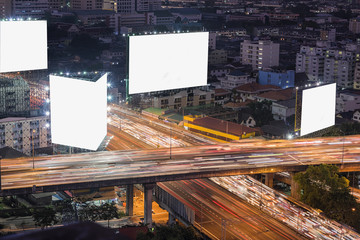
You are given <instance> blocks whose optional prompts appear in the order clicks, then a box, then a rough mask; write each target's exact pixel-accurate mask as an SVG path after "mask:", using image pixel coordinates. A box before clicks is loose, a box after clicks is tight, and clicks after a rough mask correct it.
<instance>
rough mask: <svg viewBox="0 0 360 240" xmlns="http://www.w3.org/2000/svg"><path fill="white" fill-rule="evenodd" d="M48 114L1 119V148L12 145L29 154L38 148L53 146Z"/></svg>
mask: <svg viewBox="0 0 360 240" xmlns="http://www.w3.org/2000/svg"><path fill="white" fill-rule="evenodd" d="M49 124H50V120H49V117H48V116H41V117H34V118H22V117H10V118H4V119H0V148H3V147H6V146H8V147H12V148H14V149H16V150H18V151H20V152H23V153H25V154H27V155H32V151H33V150H35V149H38V148H43V147H49V146H51V132H50V128H49V127H50V125H49Z"/></svg>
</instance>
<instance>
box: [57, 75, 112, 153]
mask: <svg viewBox="0 0 360 240" xmlns="http://www.w3.org/2000/svg"><path fill="white" fill-rule="evenodd" d="M50 110H51V138H52V142H53V143H55V144H62V145H66V146H72V147H78V148H85V149H90V150H96V149H97V148H98V147H99V145H100V143H101V142H102V141H103V139H104V137H105V136H106V133H107V74H105V75H103V76H102V77H101V78H99V79H98V80H97V81H95V82H92V81H86V80H80V79H75V78H67V77H61V76H53V75H50Z"/></svg>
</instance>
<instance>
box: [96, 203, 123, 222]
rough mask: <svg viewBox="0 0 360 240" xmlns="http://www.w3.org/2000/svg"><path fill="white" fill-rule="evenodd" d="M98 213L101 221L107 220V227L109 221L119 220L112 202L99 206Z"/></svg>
mask: <svg viewBox="0 0 360 240" xmlns="http://www.w3.org/2000/svg"><path fill="white" fill-rule="evenodd" d="M99 213H100V218H101V219H104V220H108V227H109V222H110V220H111V219H114V218H119V214H118V209H117V207H116V206H115V203H114V202H112V203H104V204H103V205H101V206H100V211H99Z"/></svg>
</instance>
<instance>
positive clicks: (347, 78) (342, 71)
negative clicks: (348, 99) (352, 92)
mask: <svg viewBox="0 0 360 240" xmlns="http://www.w3.org/2000/svg"><path fill="white" fill-rule="evenodd" d="M355 62H356V54H355V53H354V52H349V51H343V50H326V55H325V64H324V82H328V83H333V82H336V84H337V86H339V87H342V88H353V86H354V72H355Z"/></svg>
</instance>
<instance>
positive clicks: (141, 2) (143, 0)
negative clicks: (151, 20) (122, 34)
mask: <svg viewBox="0 0 360 240" xmlns="http://www.w3.org/2000/svg"><path fill="white" fill-rule="evenodd" d="M156 10H161V0H137V1H136V11H138V12H152V11H156Z"/></svg>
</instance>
